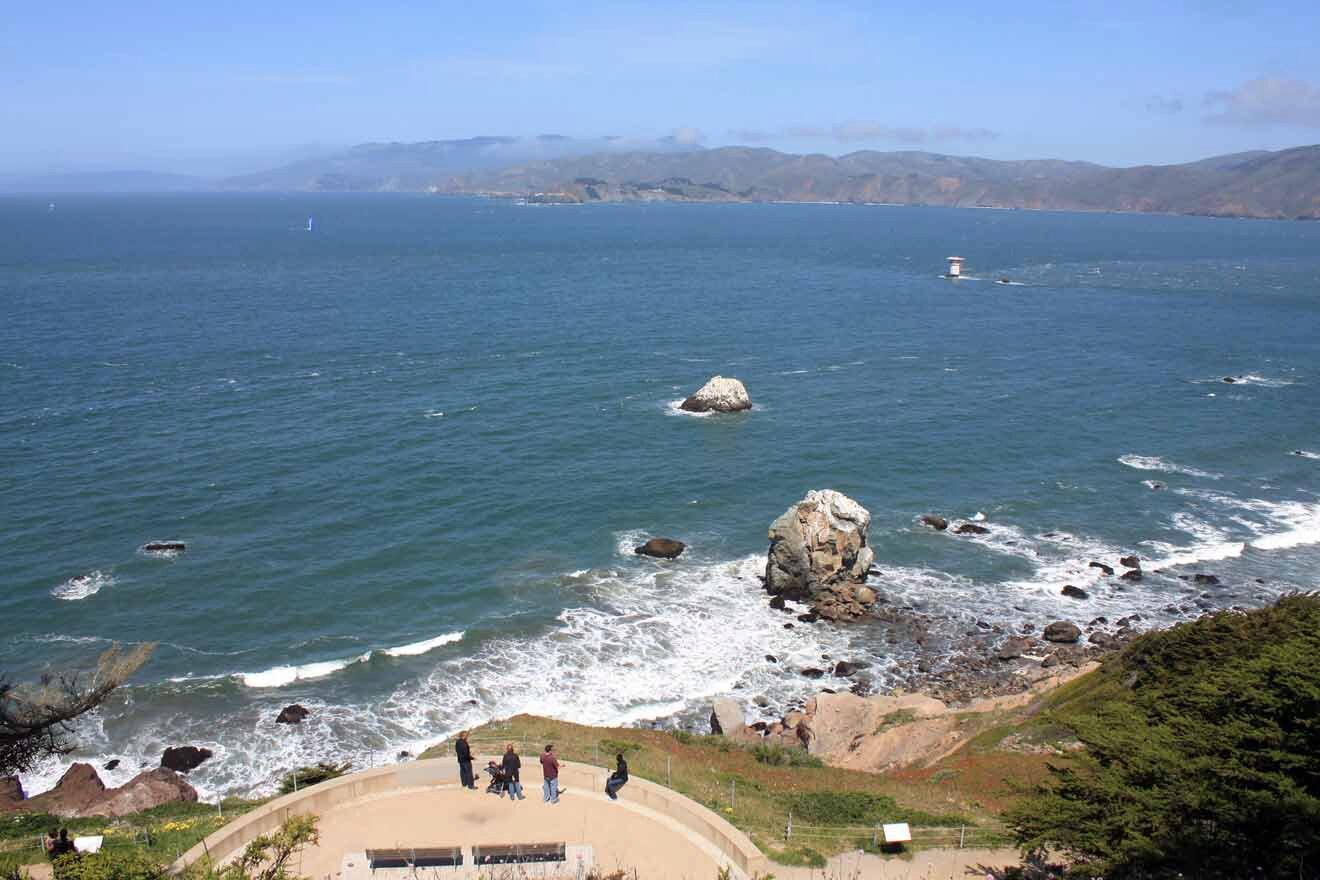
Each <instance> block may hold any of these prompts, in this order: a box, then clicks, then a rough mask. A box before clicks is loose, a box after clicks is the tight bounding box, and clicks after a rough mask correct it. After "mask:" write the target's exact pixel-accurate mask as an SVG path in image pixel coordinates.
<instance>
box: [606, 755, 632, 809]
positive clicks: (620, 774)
mask: <svg viewBox="0 0 1320 880" xmlns="http://www.w3.org/2000/svg"><path fill="white" fill-rule="evenodd" d="M614 757H615V758H616V759H617V760H618V766H617V767H615V768H614V772H613V773H611V774H610V778H609V779H607V780H605V793H606V794H607V795H609V796H610V800H612V801H617V800H618V799H619V789H621V788H623V787H624V786H625V785H627V784H628V762H627V761H625V760H623V755H622V754H618V755H615V756H614Z"/></svg>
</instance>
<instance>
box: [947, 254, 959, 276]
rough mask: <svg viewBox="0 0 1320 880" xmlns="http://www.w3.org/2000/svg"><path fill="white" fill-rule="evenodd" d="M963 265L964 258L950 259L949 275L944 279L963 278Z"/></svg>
mask: <svg viewBox="0 0 1320 880" xmlns="http://www.w3.org/2000/svg"><path fill="white" fill-rule="evenodd" d="M962 264H963V258H962V257H949V274H947V275H945V276H944V277H945V278H961V277H962Z"/></svg>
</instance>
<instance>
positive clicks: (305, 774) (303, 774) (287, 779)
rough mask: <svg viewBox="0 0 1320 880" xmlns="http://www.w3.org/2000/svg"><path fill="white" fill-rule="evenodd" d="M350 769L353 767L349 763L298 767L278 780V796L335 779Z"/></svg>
mask: <svg viewBox="0 0 1320 880" xmlns="http://www.w3.org/2000/svg"><path fill="white" fill-rule="evenodd" d="M352 768H353V765H352V764H350V763H345V764H327V763H321V764H316V765H314V766H311V767H299V768H298V769H297V770H294V771H293V772H292V773H286V774H285V775H284V778H283V779H281V780H280V794H290V793H291V792H294V791H301V790H302V789H304V788H307V787H308V786H309V785H316V784H317V783H318V782H325V781H326V780H327V779H336V778H338V777H340V776H343V775H344V774H345V773H347V772H348V771H349V770H351V769H352Z"/></svg>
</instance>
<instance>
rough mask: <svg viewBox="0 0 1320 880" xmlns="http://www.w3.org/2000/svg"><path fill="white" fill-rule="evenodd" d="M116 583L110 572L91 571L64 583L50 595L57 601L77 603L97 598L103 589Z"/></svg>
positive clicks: (53, 589)
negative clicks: (93, 597)
mask: <svg viewBox="0 0 1320 880" xmlns="http://www.w3.org/2000/svg"><path fill="white" fill-rule="evenodd" d="M114 582H115V578H114V575H112V574H110V573H108V572H104V571H100V570H97V571H90V572H88V573H87V574H80V575H77V576H76V577H71V578H69V579H68V580H67V581H65V582H64V583H62V584H60V585H58V586H56V587H54V588H52V589H51V591H50V594H51V595H52V596H54V597H55V598H56V599H63V600H64V601H66V602H76V601H78V600H79V599H86V598H87V597H88V596H95V595H96V594H97V593H99V592H101V589H102V588H103V587H108V586H110V585H111V584H113V583H114Z"/></svg>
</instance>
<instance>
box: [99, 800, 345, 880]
mask: <svg viewBox="0 0 1320 880" xmlns="http://www.w3.org/2000/svg"><path fill="white" fill-rule="evenodd" d="M317 821H318V819H317V817H316V816H290V817H289V818H287V819H285V820H284V824H283V825H281V826H280V830H279V831H276V832H275V833H274V834H263V835H261V836H260V837H257V838H254V839H253V840H252V842H251V843H249V844H248V845H247V848H246V849H244V850H243V853H242V854H241V855H240V856H239V857H238V858H237V859H234V860H233V861H232V862H229V863H228V864H225V865H224V866H217V865H216V864H215V863H214V862H212V861H210V859H203V860H202V861H200V862H196V863H195V864H193V865H191V866H189V868H188V870H187V871H186V872H184V874H183V878H184V880H293V875H291V874H289V872H288V867H287V866H288V863H289V861H290V860H291V859H292V858H293V857H294V856H295V855H297V854H298V853H299V852H300V851H301V850H302V848H303V847H304V846H307V845H309V844H310V845H312V846H315V845H316V844H318V843H320V841H321V834H320V832H319V831H318V830H317V827H316V823H317ZM87 880H92V878H87ZM96 880H100V878H96ZM106 880H109V878H106ZM131 880H138V878H131ZM142 880H147V878H142Z"/></svg>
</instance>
